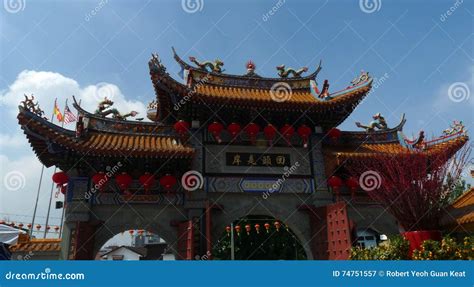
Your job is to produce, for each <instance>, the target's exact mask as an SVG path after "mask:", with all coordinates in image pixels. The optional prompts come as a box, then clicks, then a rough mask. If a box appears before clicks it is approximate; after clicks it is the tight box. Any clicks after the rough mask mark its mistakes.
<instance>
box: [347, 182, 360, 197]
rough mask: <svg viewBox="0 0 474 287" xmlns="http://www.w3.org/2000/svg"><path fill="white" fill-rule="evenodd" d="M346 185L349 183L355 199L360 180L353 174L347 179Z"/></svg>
mask: <svg viewBox="0 0 474 287" xmlns="http://www.w3.org/2000/svg"><path fill="white" fill-rule="evenodd" d="M346 185H347V187H349V189H350V191H351V197H352V199H354V196H355V192H356V190H357V188H358V187H359V181H358V180H357V178H355V177H353V176H351V177H349V178H348V179H347V180H346Z"/></svg>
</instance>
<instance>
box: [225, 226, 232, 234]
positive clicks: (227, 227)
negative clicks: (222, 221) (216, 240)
mask: <svg viewBox="0 0 474 287" xmlns="http://www.w3.org/2000/svg"><path fill="white" fill-rule="evenodd" d="M231 230H232V228H230V226H226V227H225V231H226V232H227V235H230V231H231Z"/></svg>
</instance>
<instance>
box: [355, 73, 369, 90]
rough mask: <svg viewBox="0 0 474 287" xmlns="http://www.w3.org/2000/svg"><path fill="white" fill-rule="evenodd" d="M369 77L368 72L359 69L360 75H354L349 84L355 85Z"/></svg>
mask: <svg viewBox="0 0 474 287" xmlns="http://www.w3.org/2000/svg"><path fill="white" fill-rule="evenodd" d="M369 78H370V76H369V72H364V70H362V71H360V75H359V76H357V77H355V78H354V79H353V80H352V81H351V84H352V85H353V86H357V85H359V84H361V83H363V82H366V81H367V80H368V79H369Z"/></svg>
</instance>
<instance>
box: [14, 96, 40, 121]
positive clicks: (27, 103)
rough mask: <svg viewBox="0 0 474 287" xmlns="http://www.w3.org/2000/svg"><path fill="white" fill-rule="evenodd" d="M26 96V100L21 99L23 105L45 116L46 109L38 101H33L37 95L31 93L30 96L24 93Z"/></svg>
mask: <svg viewBox="0 0 474 287" xmlns="http://www.w3.org/2000/svg"><path fill="white" fill-rule="evenodd" d="M24 96H25V100H24V101H21V102H20V103H21V104H22V105H23V107H24V108H25V109H27V110H29V111H30V112H32V113H34V114H36V115H38V116H40V117H43V115H44V111H43V110H42V109H41V108H40V106H39V103H38V102H36V103H34V102H33V101H34V100H35V97H34V96H33V95H31V98H28V96H27V95H24ZM43 118H44V119H46V118H45V117H43Z"/></svg>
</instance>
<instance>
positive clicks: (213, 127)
mask: <svg viewBox="0 0 474 287" xmlns="http://www.w3.org/2000/svg"><path fill="white" fill-rule="evenodd" d="M223 129H224V126H223V125H222V124H221V123H218V122H213V123H212V124H210V125H209V127H207V130H208V131H209V132H210V133H211V134H212V136H213V137H214V138H215V139H216V141H217V142H218V143H221V142H222V139H221V132H222V130H223Z"/></svg>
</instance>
